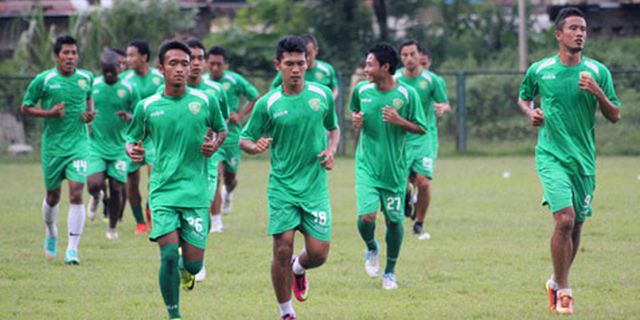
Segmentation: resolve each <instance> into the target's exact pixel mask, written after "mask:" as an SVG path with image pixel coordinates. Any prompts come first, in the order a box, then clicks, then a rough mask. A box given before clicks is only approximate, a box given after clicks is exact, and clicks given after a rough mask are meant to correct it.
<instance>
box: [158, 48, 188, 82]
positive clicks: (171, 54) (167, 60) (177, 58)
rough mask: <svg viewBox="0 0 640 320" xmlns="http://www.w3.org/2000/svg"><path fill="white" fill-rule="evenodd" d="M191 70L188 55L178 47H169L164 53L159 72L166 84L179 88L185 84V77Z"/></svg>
mask: <svg viewBox="0 0 640 320" xmlns="http://www.w3.org/2000/svg"><path fill="white" fill-rule="evenodd" d="M190 70H191V59H190V58H189V55H188V54H187V53H186V52H184V51H182V50H180V49H171V50H169V51H167V53H166V54H165V55H164V62H163V63H162V64H161V65H160V72H161V73H162V75H163V76H164V81H165V83H166V85H167V86H173V87H175V88H179V87H182V86H186V85H187V77H188V76H189V72H190Z"/></svg>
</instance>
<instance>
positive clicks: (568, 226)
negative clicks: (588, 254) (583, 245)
mask: <svg viewBox="0 0 640 320" xmlns="http://www.w3.org/2000/svg"><path fill="white" fill-rule="evenodd" d="M555 221H556V229H557V230H559V231H561V232H562V233H572V232H573V227H574V225H575V222H574V216H573V215H572V214H570V213H568V212H564V211H560V212H557V213H556V214H555Z"/></svg>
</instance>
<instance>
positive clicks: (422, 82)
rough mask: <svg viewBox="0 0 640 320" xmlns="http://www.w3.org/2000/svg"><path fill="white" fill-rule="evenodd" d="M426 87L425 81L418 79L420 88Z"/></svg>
mask: <svg viewBox="0 0 640 320" xmlns="http://www.w3.org/2000/svg"><path fill="white" fill-rule="evenodd" d="M426 88H427V82H426V81H424V80H423V81H420V89H422V90H424V89H426Z"/></svg>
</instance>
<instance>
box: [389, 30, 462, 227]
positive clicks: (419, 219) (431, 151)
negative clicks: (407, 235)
mask: <svg viewBox="0 0 640 320" xmlns="http://www.w3.org/2000/svg"><path fill="white" fill-rule="evenodd" d="M420 49H421V48H420V45H419V44H418V42H417V41H415V40H408V41H405V42H404V43H402V44H401V45H400V58H401V60H402V64H403V65H404V68H402V69H399V70H398V71H396V74H395V78H396V79H397V80H399V81H402V82H404V83H406V84H408V85H410V86H411V87H412V88H414V89H415V90H416V92H417V93H418V95H419V96H420V100H421V102H422V107H423V108H424V114H425V118H426V121H427V134H425V135H416V134H409V136H408V139H407V145H406V147H407V154H408V156H409V159H408V161H409V170H410V172H411V177H410V179H409V180H410V181H415V184H416V186H417V191H418V192H417V203H416V206H415V220H416V221H415V224H414V225H413V232H414V233H415V234H421V232H422V228H423V224H424V219H425V216H426V214H427V209H428V208H429V203H430V202H431V180H433V171H434V169H435V162H436V158H437V156H438V127H437V117H440V116H442V114H443V113H444V112H445V111H449V110H451V107H448V106H449V104H448V103H449V100H448V99H447V89H446V88H445V86H444V82H443V81H441V80H440V79H439V78H440V77H438V76H437V75H436V74H434V73H433V72H431V71H429V70H426V69H423V68H422V66H421V65H420V63H419V56H420V53H419V52H420ZM436 103H438V104H441V105H444V107H441V108H439V109H438V108H435V106H434V104H436ZM411 198H412V197H411V193H410V192H407V196H406V197H405V202H407V203H409V202H411V201H412V199H411ZM406 207H407V206H406V205H405V208H406ZM409 208H410V206H409ZM405 215H406V211H405ZM420 237H421V239H428V238H429V237H430V235H429V233H426V232H425V233H424V234H422V235H420Z"/></svg>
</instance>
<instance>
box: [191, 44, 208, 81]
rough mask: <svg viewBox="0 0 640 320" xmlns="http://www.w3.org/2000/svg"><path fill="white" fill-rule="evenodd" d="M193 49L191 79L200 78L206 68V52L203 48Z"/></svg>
mask: <svg viewBox="0 0 640 320" xmlns="http://www.w3.org/2000/svg"><path fill="white" fill-rule="evenodd" d="M189 49H191V75H190V77H191V78H198V77H200V75H202V72H203V71H204V67H205V60H204V50H202V48H189Z"/></svg>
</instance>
